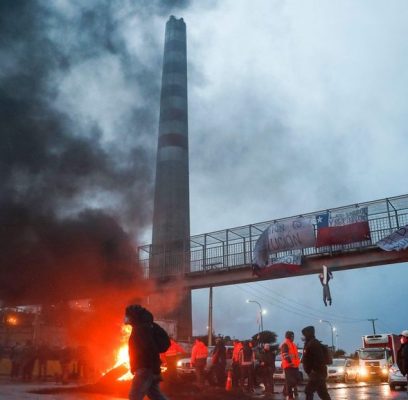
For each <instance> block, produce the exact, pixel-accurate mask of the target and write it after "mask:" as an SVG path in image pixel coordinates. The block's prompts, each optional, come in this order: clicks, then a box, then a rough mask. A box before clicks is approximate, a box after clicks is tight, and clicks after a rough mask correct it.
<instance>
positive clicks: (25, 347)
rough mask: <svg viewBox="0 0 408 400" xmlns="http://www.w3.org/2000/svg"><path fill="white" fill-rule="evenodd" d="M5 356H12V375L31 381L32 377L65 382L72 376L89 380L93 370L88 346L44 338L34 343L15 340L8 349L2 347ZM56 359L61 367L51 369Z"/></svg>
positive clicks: (15, 378) (20, 379)
mask: <svg viewBox="0 0 408 400" xmlns="http://www.w3.org/2000/svg"><path fill="white" fill-rule="evenodd" d="M2 353H3V357H4V358H9V360H10V364H11V367H10V379H11V380H12V381H23V382H30V381H32V380H38V381H47V380H49V379H53V380H56V381H58V382H61V383H63V384H66V383H68V382H69V380H71V379H72V380H78V379H83V380H86V379H87V378H88V375H89V373H90V371H91V369H90V360H89V357H88V353H87V349H86V347H85V346H78V347H75V348H73V347H67V346H64V347H50V346H49V345H48V344H47V343H45V342H39V343H38V344H37V345H34V344H33V343H32V341H31V340H27V341H26V342H25V343H19V342H16V343H15V344H14V345H13V346H11V347H10V348H9V349H8V351H5V350H4V349H3V351H2ZM51 361H56V362H57V363H58V365H59V368H58V369H55V368H54V369H53V370H52V371H50V368H49V364H50V362H51Z"/></svg>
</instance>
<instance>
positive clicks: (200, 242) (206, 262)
mask: <svg viewBox="0 0 408 400" xmlns="http://www.w3.org/2000/svg"><path fill="white" fill-rule="evenodd" d="M363 207H367V209H368V223H369V227H370V235H371V240H366V241H364V242H356V243H351V244H343V245H341V244H338V245H331V246H325V247H318V248H317V247H307V248H303V249H301V250H297V252H299V251H300V252H301V254H302V256H305V257H313V256H323V255H325V254H330V255H334V254H336V253H346V252H350V251H356V250H364V249H368V248H370V247H371V248H372V247H376V243H377V242H378V241H379V240H381V239H383V238H384V237H386V236H388V235H389V234H391V233H392V232H394V231H395V230H397V229H399V228H401V227H403V226H405V225H407V224H408V195H402V196H397V197H391V198H386V199H381V200H375V201H370V202H365V203H358V204H351V205H347V206H343V207H337V208H332V209H326V210H320V211H316V212H312V213H307V214H302V215H297V216H291V217H287V218H281V219H276V220H269V221H264V222H259V223H255V224H250V225H245V226H240V227H235V228H229V229H224V230H220V231H215V232H210V233H204V234H200V235H194V236H191V238H190V243H189V244H187V245H186V246H185V249H186V250H185V251H181V252H174V251H166V248H165V246H164V247H163V250H162V251H161V252H160V253H159V254H157V253H155V255H154V257H155V258H156V260H155V263H156V265H157V262H159V263H160V264H162V265H165V266H166V267H165V268H163V269H162V270H161V271H162V272H160V271H159V276H158V275H157V271H156V274H155V277H156V278H166V277H167V276H177V275H180V274H185V273H187V274H195V273H208V272H215V271H226V270H231V269H239V268H242V267H244V266H248V265H250V264H251V263H252V259H253V251H254V247H255V244H256V242H257V240H258V239H259V237H260V235H261V234H262V233H263V232H264V231H265V230H266V229H267V228H268V227H269V226H270V225H271V224H272V223H276V222H285V221H288V220H292V219H293V218H296V217H305V218H311V219H312V220H313V219H315V218H316V216H317V215H319V214H323V213H325V212H331V213H342V212H344V213H345V212H350V211H353V210H356V209H357V208H363ZM314 229H315V234H316V230H317V228H316V224H314ZM288 254H292V251H285V252H279V253H274V254H271V256H272V257H274V258H278V257H282V256H285V255H288ZM138 256H139V263H140V265H141V266H142V268H143V270H144V276H145V277H146V278H149V277H150V276H152V273H151V270H150V267H149V266H150V264H151V263H152V245H144V246H140V247H139V248H138ZM157 260H159V261H157Z"/></svg>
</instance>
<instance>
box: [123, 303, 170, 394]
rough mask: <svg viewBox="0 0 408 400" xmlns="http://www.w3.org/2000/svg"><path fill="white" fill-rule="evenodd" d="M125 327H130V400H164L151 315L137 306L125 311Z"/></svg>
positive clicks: (158, 356)
mask: <svg viewBox="0 0 408 400" xmlns="http://www.w3.org/2000/svg"><path fill="white" fill-rule="evenodd" d="M125 323H126V324H129V325H131V327H132V332H131V334H130V337H129V363H130V371H131V373H132V374H133V375H134V376H133V380H132V384H131V387H130V392H129V400H143V398H144V396H147V397H148V398H149V399H151V400H167V397H166V396H165V395H164V394H163V393H162V392H161V391H160V387H159V383H160V381H161V376H160V364H161V360H160V353H159V350H158V345H157V343H156V341H155V339H154V337H153V315H152V313H151V312H150V311H148V310H146V309H145V308H143V307H141V306H140V305H131V306H128V307H127V308H126V311H125Z"/></svg>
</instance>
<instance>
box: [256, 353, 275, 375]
mask: <svg viewBox="0 0 408 400" xmlns="http://www.w3.org/2000/svg"><path fill="white" fill-rule="evenodd" d="M259 363H260V366H261V368H270V369H271V370H272V371H273V372H274V371H275V353H274V352H273V351H272V350H267V351H266V350H262V351H261V352H260V353H259Z"/></svg>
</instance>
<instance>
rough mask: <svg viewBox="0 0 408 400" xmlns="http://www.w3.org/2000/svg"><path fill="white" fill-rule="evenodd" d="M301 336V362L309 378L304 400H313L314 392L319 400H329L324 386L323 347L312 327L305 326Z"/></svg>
mask: <svg viewBox="0 0 408 400" xmlns="http://www.w3.org/2000/svg"><path fill="white" fill-rule="evenodd" d="M302 334H303V336H304V338H305V347H304V350H303V358H302V362H303V367H304V369H305V372H306V373H307V374H308V376H309V381H308V383H307V385H306V388H305V393H306V400H313V394H314V392H317V394H318V395H319V397H320V398H321V399H323V400H330V399H331V398H330V395H329V393H328V391H327V386H326V377H327V366H326V362H325V356H324V350H323V346H322V344H321V343H320V342H319V341H318V340H317V339H316V337H315V329H314V326H306V327H305V328H303V329H302Z"/></svg>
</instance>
